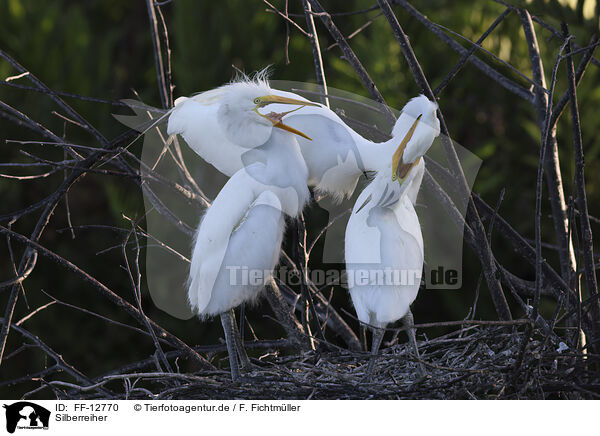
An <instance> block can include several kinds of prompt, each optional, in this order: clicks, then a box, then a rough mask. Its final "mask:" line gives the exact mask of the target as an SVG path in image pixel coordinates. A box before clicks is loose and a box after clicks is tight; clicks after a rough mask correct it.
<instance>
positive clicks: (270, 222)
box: [188, 81, 311, 380]
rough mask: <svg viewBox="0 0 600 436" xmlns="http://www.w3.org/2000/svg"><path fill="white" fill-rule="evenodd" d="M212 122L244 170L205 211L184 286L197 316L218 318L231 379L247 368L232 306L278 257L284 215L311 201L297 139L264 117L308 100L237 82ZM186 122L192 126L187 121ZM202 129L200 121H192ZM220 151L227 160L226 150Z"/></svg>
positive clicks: (254, 290)
mask: <svg viewBox="0 0 600 436" xmlns="http://www.w3.org/2000/svg"><path fill="white" fill-rule="evenodd" d="M219 96H220V97H219V98H220V101H221V103H220V106H219V108H218V109H217V110H216V117H217V118H218V119H219V122H220V123H221V125H222V129H221V130H220V131H219V132H215V131H205V132H204V134H205V135H207V136H208V137H209V138H211V140H212V141H214V144H213V147H214V149H215V150H217V151H218V150H221V148H220V147H221V144H220V142H219V141H221V140H225V139H226V140H227V141H230V142H231V143H233V142H235V143H238V144H240V146H241V147H244V150H245V153H243V154H242V155H241V159H242V160H243V161H244V166H243V167H242V168H241V169H239V170H238V171H237V172H235V173H234V174H233V175H232V177H231V178H230V179H229V180H228V181H227V183H226V184H225V186H224V187H223V189H222V190H221V191H220V192H219V194H218V196H217V197H216V199H215V200H214V202H213V203H212V205H211V206H210V207H209V208H208V209H207V211H206V214H205V215H204V218H203V219H202V221H201V223H200V225H199V228H198V230H197V233H196V238H195V241H194V245H193V250H192V259H191V266H190V273H189V280H188V299H189V302H190V305H191V306H192V308H193V309H194V310H195V311H196V312H197V313H198V315H199V316H200V317H201V318H204V317H210V316H214V315H221V323H222V325H223V330H224V332H225V339H226V342H227V350H228V353H229V360H230V366H231V376H232V378H233V379H234V380H237V379H238V378H239V376H240V369H239V365H240V362H239V359H241V365H242V367H244V366H247V365H248V363H249V360H248V357H247V355H246V353H245V351H244V349H243V346H242V344H241V340H240V338H239V333H238V332H237V330H236V328H235V319H234V317H233V308H234V307H236V306H238V305H239V304H241V303H242V302H245V301H250V300H253V299H255V298H256V297H257V295H258V294H259V292H260V290H261V289H262V288H263V287H264V285H265V284H266V282H267V281H268V280H270V278H271V274H272V271H273V269H274V267H275V266H276V264H277V262H278V259H279V252H280V248H281V241H282V237H283V230H284V214H286V215H289V216H291V217H295V216H297V215H298V214H299V213H300V212H301V211H302V208H303V206H304V205H305V204H306V202H307V201H308V199H309V197H310V193H309V190H308V187H307V179H308V170H307V168H306V165H305V163H304V160H303V159H302V154H301V153H300V149H299V146H298V142H297V141H296V137H298V136H303V137H305V136H306V135H304V134H303V133H302V132H300V131H297V130H295V129H293V128H291V127H289V126H287V125H286V124H284V123H283V121H282V118H283V117H284V116H285V115H286V113H285V112H283V113H274V112H270V113H268V114H263V113H261V112H260V109H262V108H264V107H265V106H267V105H269V104H273V103H279V104H293V105H298V104H300V105H304V104H311V103H309V102H305V101H300V100H294V99H290V98H286V97H282V96H278V95H276V94H274V91H273V90H271V89H270V88H268V86H266V84H265V83H262V82H251V81H246V82H238V83H234V84H230V85H227V86H226V87H224V89H219ZM190 121H191V120H190ZM193 121H194V122H195V123H196V124H199V125H202V123H203V118H202V117H199V118H198V119H196V120H193ZM223 153H224V154H226V155H227V149H226V147H224V149H223Z"/></svg>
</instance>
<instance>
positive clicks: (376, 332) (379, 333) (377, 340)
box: [363, 327, 385, 383]
mask: <svg viewBox="0 0 600 436" xmlns="http://www.w3.org/2000/svg"><path fill="white" fill-rule="evenodd" d="M384 333H385V329H380V328H377V327H374V328H373V343H372V344H371V357H370V359H369V365H368V366H367V371H366V373H365V376H364V377H363V382H365V383H370V382H371V379H372V378H373V370H374V368H375V358H376V357H377V353H378V352H379V347H380V346H381V341H382V340H383V335H384Z"/></svg>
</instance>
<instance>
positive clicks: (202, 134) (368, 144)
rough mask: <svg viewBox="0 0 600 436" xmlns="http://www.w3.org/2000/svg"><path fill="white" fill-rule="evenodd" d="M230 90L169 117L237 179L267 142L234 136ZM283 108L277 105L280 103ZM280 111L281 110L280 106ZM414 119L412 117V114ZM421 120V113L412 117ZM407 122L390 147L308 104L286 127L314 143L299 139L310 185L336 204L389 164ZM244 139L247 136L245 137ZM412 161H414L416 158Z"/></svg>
mask: <svg viewBox="0 0 600 436" xmlns="http://www.w3.org/2000/svg"><path fill="white" fill-rule="evenodd" d="M231 86H236V84H233V85H226V86H223V87H221V88H217V89H214V90H210V91H206V92H203V93H200V94H197V95H195V96H192V97H189V98H188V97H180V98H178V99H177V100H176V101H175V108H174V109H173V111H172V113H171V114H170V115H169V125H168V129H167V132H168V134H169V135H175V134H180V135H181V136H183V138H184V139H185V141H186V142H187V143H188V144H189V146H190V147H191V148H192V149H193V150H194V151H195V152H196V153H197V154H198V155H200V157H202V158H203V159H204V160H205V161H207V162H208V163H210V164H211V165H213V166H214V167H215V168H216V169H217V170H219V171H220V172H222V173H223V174H225V175H227V176H229V177H231V176H232V175H233V174H234V173H235V172H236V171H238V170H239V169H241V168H242V167H243V166H244V165H245V162H244V160H243V158H242V157H243V156H244V154H245V153H246V152H247V151H248V148H252V147H255V146H256V145H260V144H262V142H261V141H263V138H261V137H260V136H257V137H256V138H255V140H254V141H246V142H245V143H244V144H242V143H241V142H240V141H239V138H236V137H235V135H234V134H232V133H231V132H230V130H231V128H232V126H231V124H230V123H229V122H227V121H226V120H224V119H223V114H224V111H223V109H222V106H223V99H224V98H225V96H226V95H227V93H228V91H229V90H228V87H231ZM272 92H274V93H276V95H277V96H278V97H280V98H291V99H293V100H296V101H304V102H306V103H309V101H308V100H306V99H305V98H304V97H301V96H299V95H297V94H294V93H291V92H286V91H280V90H273V91H272ZM413 101H416V102H420V104H422V105H425V104H427V102H429V100H428V99H427V98H426V97H425V96H419V97H417V98H416V99H413ZM274 103H277V102H274ZM413 109H418V108H415V105H412V106H410V107H409V106H407V107H405V108H404V112H406V111H409V112H410V111H412V110H413ZM273 110H275V111H277V110H278V105H275V106H274V109H273ZM411 114H412V112H411ZM412 115H414V117H415V118H416V117H417V116H418V114H416V115H415V114H412ZM405 123H406V117H404V118H403V117H400V118H399V119H398V121H397V122H396V124H395V126H394V128H393V130H392V136H393V138H392V139H391V140H389V141H387V142H383V143H375V142H372V141H369V140H368V139H365V138H363V137H362V136H361V135H359V134H358V133H356V132H355V131H354V130H353V129H351V128H350V127H348V126H347V125H346V124H345V123H344V122H343V121H342V120H341V119H340V117H339V116H338V115H337V114H336V113H335V112H333V111H332V110H330V109H329V108H327V107H325V106H323V105H320V104H319V105H318V104H314V103H313V104H310V105H309V104H306V105H305V106H303V107H300V108H298V110H296V111H294V112H293V113H290V114H289V115H287V116H286V124H287V125H288V126H290V127H293V128H294V129H296V130H298V131H301V132H303V133H304V134H306V135H307V136H309V137H310V138H312V141H311V140H309V139H307V138H304V137H300V136H299V137H298V138H297V140H298V142H299V144H300V149H301V151H302V156H303V158H304V161H305V162H306V166H307V167H308V172H309V175H308V184H309V186H314V187H315V188H316V189H317V191H319V192H324V193H328V194H331V195H332V196H333V197H334V198H335V199H338V200H340V199H342V198H343V197H344V196H348V197H349V196H351V195H352V193H353V192H354V189H355V188H356V185H357V183H358V180H359V178H360V176H361V175H362V174H363V173H364V172H365V171H377V170H379V169H381V168H383V166H384V165H385V163H386V162H385V161H384V159H386V158H387V157H388V156H389V155H390V154H391V153H393V152H394V150H396V148H397V146H398V142H399V138H400V136H399V135H398V134H399V133H401V132H406V131H407V130H408V127H410V125H409V126H405ZM242 135H243V133H242ZM410 157H411V158H412V156H410Z"/></svg>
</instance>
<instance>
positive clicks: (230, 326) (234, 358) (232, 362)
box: [221, 311, 248, 382]
mask: <svg viewBox="0 0 600 436" xmlns="http://www.w3.org/2000/svg"><path fill="white" fill-rule="evenodd" d="M231 314H232V311H227V312H223V313H222V314H221V325H222V326H223V331H224V332H225V343H226V344H227V353H228V354H229V366H230V371H231V380H233V381H234V382H235V381H238V380H239V379H240V365H239V360H238V351H237V344H236V339H235V333H236V331H237V330H236V328H235V320H234V319H233V318H232V317H231ZM247 357H248V356H246V358H247Z"/></svg>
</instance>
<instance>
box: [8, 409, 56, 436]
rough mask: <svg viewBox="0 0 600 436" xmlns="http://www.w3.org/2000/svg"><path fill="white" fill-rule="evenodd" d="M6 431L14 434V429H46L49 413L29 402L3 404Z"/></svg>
mask: <svg viewBox="0 0 600 436" xmlns="http://www.w3.org/2000/svg"><path fill="white" fill-rule="evenodd" d="M4 408H5V409H6V411H5V412H6V431H8V432H9V433H14V432H15V430H16V429H19V430H21V429H27V430H36V429H44V430H47V429H48V424H49V422H50V411H49V410H48V409H45V408H44V407H42V406H39V405H37V404H35V403H30V402H29V401H19V402H18V403H13V404H5V405H4Z"/></svg>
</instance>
